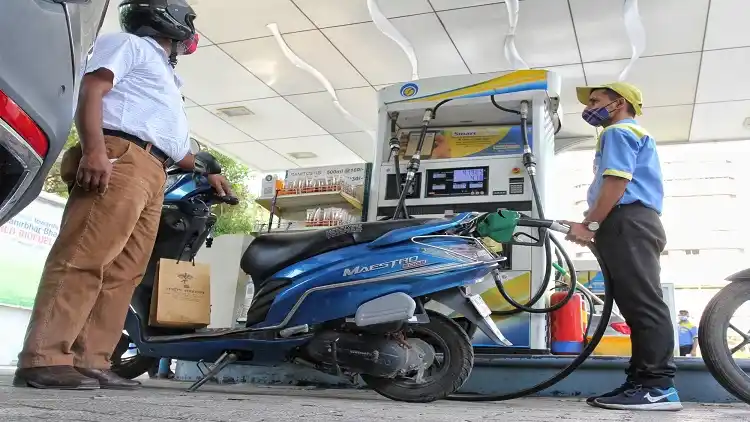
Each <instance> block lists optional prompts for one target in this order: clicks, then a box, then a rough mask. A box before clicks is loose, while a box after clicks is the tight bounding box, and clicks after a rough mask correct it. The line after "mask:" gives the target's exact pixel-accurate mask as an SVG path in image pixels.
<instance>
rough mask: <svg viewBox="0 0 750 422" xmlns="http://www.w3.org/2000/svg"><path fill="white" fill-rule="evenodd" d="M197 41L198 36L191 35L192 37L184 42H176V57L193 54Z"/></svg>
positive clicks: (196, 47)
mask: <svg viewBox="0 0 750 422" xmlns="http://www.w3.org/2000/svg"><path fill="white" fill-rule="evenodd" d="M199 40H200V36H199V35H198V34H193V36H192V37H190V38H188V39H186V40H185V41H180V42H178V43H177V55H179V56H187V55H189V54H193V53H195V50H197V49H198V41H199Z"/></svg>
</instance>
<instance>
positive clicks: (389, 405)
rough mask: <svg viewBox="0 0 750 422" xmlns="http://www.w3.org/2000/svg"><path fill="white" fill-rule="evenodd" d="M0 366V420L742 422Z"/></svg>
mask: <svg viewBox="0 0 750 422" xmlns="http://www.w3.org/2000/svg"><path fill="white" fill-rule="evenodd" d="M11 379H12V375H11V374H10V373H9V371H8V370H4V371H3V370H0V421H2V422H22V421H23V422H32V421H40V420H42V421H44V420H55V421H76V422H84V421H85V422H89V421H91V422H146V421H196V422H219V421H221V422H234V421H236V422H260V421H267V422H282V421H295V422H299V421H301V420H303V419H302V418H304V420H305V421H306V422H307V421H309V422H318V421H320V422H335V421H342V422H350V421H380V422H382V421H415V420H416V421H430V422H442V421H445V422H458V421H465V422H468V421H471V422H474V421H504V420H508V421H510V420H514V421H529V422H531V421H544V422H550V421H561V420H569V421H602V422H605V421H618V422H623V421H627V422H631V421H632V422H637V421H654V422H656V421H659V422H670V421H674V422H691V421H696V422H698V421H701V422H707V421H727V420H731V421H750V407H748V406H747V405H744V404H733V405H701V404H693V403H688V404H686V409H685V410H683V411H682V412H676V413H671V412H664V413H662V412H658V413H655V412H652V413H646V412H623V411H605V410H600V409H594V408H592V407H589V406H587V405H586V404H585V403H584V402H583V400H580V399H551V398H528V399H519V400H512V401H508V402H501V403H457V402H448V401H441V402H436V403H430V404H424V405H421V404H407V403H397V402H393V401H390V400H387V399H385V398H382V397H380V396H378V395H377V394H375V393H373V392H371V391H364V390H321V389H315V388H305V387H288V386H272V387H268V386H263V387H261V386H249V385H207V386H204V387H203V388H202V389H201V390H199V392H198V393H192V394H187V393H185V392H184V388H186V387H187V384H184V383H180V382H176V381H150V380H145V387H144V388H143V389H141V390H138V391H128V392H125V391H105V390H100V391H95V392H72V391H67V392H66V391H53V390H34V389H29V388H13V387H11V386H10V385H11Z"/></svg>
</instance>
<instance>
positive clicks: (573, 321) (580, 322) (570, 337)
mask: <svg viewBox="0 0 750 422" xmlns="http://www.w3.org/2000/svg"><path fill="white" fill-rule="evenodd" d="M567 295H568V291H567V290H565V291H558V292H555V293H553V294H552V297H551V298H550V302H551V305H552V306H554V305H555V304H557V303H559V302H561V301H562V300H563V299H565V297H566V296H567ZM586 315H587V313H586V302H585V301H584V300H583V295H582V294H580V293H577V292H576V293H574V294H573V296H571V298H570V300H569V301H568V303H566V304H565V305H564V306H563V307H562V308H560V309H558V310H556V311H554V312H552V313H551V314H550V320H551V321H550V322H551V329H550V333H551V337H552V347H551V349H552V353H553V354H555V355H578V354H580V353H581V351H582V350H583V345H584V335H585V331H586V318H587V317H586Z"/></svg>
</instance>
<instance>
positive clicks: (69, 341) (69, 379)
mask: <svg viewBox="0 0 750 422" xmlns="http://www.w3.org/2000/svg"><path fill="white" fill-rule="evenodd" d="M195 17H196V16H195V13H194V12H193V10H192V9H191V8H190V6H189V5H188V4H187V3H186V1H185V0H125V1H123V2H122V3H121V4H120V24H121V26H122V28H123V30H124V32H123V33H118V34H109V35H103V36H101V37H100V38H99V39H98V40H97V42H96V44H95V46H94V50H93V52H92V54H91V57H90V58H89V61H88V65H87V67H86V75H85V76H84V78H83V83H82V86H81V92H80V95H79V101H78V111H77V116H76V126H77V127H78V132H79V134H80V137H81V144H80V145H77V146H76V147H74V148H72V149H70V150H69V151H67V152H66V153H65V155H64V156H63V160H62V164H61V177H62V178H63V180H64V181H66V182H68V183H69V186H71V192H70V198H69V199H68V203H67V205H66V207H65V212H64V214H63V219H62V223H61V227H60V233H59V236H58V237H57V240H56V241H55V243H54V245H53V246H52V249H51V251H50V254H49V256H48V258H47V262H46V264H45V268H44V273H43V275H42V279H41V282H40V284H39V290H38V292H37V296H36V300H35V303H34V310H33V312H32V317H31V321H30V322H29V327H28V329H27V335H26V340H25V343H24V347H23V350H22V351H21V353H20V355H19V361H18V370H17V371H16V377H15V379H14V385H16V386H31V387H37V388H58V389H96V388H118V389H132V388H137V387H138V386H140V383H138V382H137V381H131V380H125V379H123V378H120V377H118V376H117V375H115V374H114V373H113V372H112V371H111V370H110V362H109V359H110V355H111V353H112V351H113V350H114V349H115V345H116V344H117V342H118V340H119V339H120V335H121V333H122V327H123V325H124V320H125V315H126V313H127V309H128V306H129V303H130V299H131V296H132V294H133V290H134V289H135V287H136V285H137V284H138V283H139V282H140V280H141V278H142V277H143V274H144V272H145V269H146V266H147V264H148V260H149V257H150V255H151V252H152V249H153V245H154V241H155V238H156V232H157V229H158V227H159V218H160V214H161V208H162V200H163V187H164V183H165V179H166V175H165V169H166V168H167V167H168V166H171V165H172V164H174V163H177V165H179V166H180V167H182V168H184V169H188V170H192V169H194V168H195V165H196V160H195V157H194V156H193V155H192V154H190V152H189V149H190V141H189V135H188V123H187V117H186V115H185V110H184V108H183V101H182V95H181V94H180V81H179V78H178V77H177V75H176V74H175V73H174V69H173V67H174V66H175V65H176V63H177V56H178V55H180V54H190V53H192V52H194V51H195V49H196V47H197V34H196V32H195V27H194V25H193V21H194V20H195ZM209 158H210V157H209ZM209 182H210V183H211V185H212V186H213V187H214V189H215V190H216V192H217V194H218V195H220V196H224V195H231V191H230V189H229V187H228V183H227V181H226V179H224V177H223V176H221V175H211V176H209Z"/></svg>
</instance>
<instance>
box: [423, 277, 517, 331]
mask: <svg viewBox="0 0 750 422" xmlns="http://www.w3.org/2000/svg"><path fill="white" fill-rule="evenodd" d="M431 298H432V300H434V301H436V302H438V303H440V304H442V305H444V306H447V307H449V308H451V309H453V310H454V311H456V312H458V313H459V314H461V315H462V316H463V317H465V318H466V319H468V320H469V321H471V322H472V323H473V324H474V325H476V326H477V328H479V329H480V330H482V332H483V333H484V334H486V335H487V337H488V338H490V339H491V340H492V341H494V342H495V343H497V344H498V345H502V346H512V345H513V344H512V343H511V342H510V341H508V339H506V338H505V336H504V335H503V333H502V332H501V331H500V330H499V329H498V328H497V325H496V324H495V322H494V321H493V320H492V317H491V316H492V311H491V310H490V308H489V307H488V306H487V304H486V303H485V302H484V299H482V297H481V296H479V295H472V294H469V293H467V292H466V289H465V288H464V287H456V288H452V289H448V290H443V291H441V292H438V293H434V294H432V295H431Z"/></svg>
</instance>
